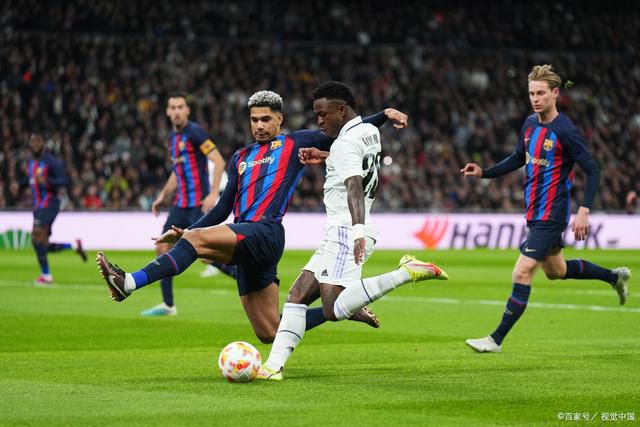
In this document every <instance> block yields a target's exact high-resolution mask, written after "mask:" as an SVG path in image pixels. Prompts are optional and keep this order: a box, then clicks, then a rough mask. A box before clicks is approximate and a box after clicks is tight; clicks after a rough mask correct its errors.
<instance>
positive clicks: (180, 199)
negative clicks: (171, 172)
mask: <svg viewBox="0 0 640 427" xmlns="http://www.w3.org/2000/svg"><path fill="white" fill-rule="evenodd" d="M180 141H182V135H180V134H179V133H177V134H175V135H174V137H173V158H174V159H175V162H176V168H175V172H176V180H177V181H178V182H177V184H178V191H179V194H178V191H177V192H176V201H175V202H174V203H175V204H176V205H178V207H179V208H186V207H187V204H188V203H189V200H188V199H187V188H186V186H185V185H184V184H185V183H186V181H187V180H186V178H185V176H184V166H183V165H182V162H180V159H181V157H180Z"/></svg>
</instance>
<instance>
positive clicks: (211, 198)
mask: <svg viewBox="0 0 640 427" xmlns="http://www.w3.org/2000/svg"><path fill="white" fill-rule="evenodd" d="M216 203H218V194H216V192H215V191H212V192H211V193H209V195H208V196H207V197H205V198H204V200H203V201H202V208H201V209H202V212H204V213H207V212H209V211H210V210H211V209H213V207H214V206H215V205H216Z"/></svg>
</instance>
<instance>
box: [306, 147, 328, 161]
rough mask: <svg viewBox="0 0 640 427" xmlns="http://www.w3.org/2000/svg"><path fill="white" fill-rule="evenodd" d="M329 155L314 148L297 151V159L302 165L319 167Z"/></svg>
mask: <svg viewBox="0 0 640 427" xmlns="http://www.w3.org/2000/svg"><path fill="white" fill-rule="evenodd" d="M327 157H329V153H327V152H326V151H322V150H318V149H317V148H314V147H309V148H301V149H300V150H299V151H298V159H299V160H300V163H302V164H303V165H321V164H323V163H324V162H325V160H327Z"/></svg>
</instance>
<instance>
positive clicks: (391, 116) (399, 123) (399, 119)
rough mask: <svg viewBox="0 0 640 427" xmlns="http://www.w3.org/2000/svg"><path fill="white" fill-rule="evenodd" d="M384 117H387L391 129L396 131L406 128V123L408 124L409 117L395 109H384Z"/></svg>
mask: <svg viewBox="0 0 640 427" xmlns="http://www.w3.org/2000/svg"><path fill="white" fill-rule="evenodd" d="M384 115H385V116H387V120H389V121H390V122H391V123H393V127H394V128H396V129H403V128H406V127H407V123H408V122H409V116H407V115H406V114H405V113H403V112H402V111H398V110H396V109H395V108H387V109H385V110H384Z"/></svg>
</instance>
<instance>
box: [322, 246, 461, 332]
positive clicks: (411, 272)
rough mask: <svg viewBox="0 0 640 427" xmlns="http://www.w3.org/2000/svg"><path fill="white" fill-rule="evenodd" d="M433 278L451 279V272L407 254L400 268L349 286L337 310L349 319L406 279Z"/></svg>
mask: <svg viewBox="0 0 640 427" xmlns="http://www.w3.org/2000/svg"><path fill="white" fill-rule="evenodd" d="M432 279H436V280H448V279H449V276H448V275H447V273H446V272H445V271H444V270H442V269H441V268H440V267H438V266H437V265H435V264H433V263H431V262H425V261H420V260H419V259H417V258H416V257H414V256H413V255H405V256H403V257H402V258H401V259H400V262H399V263H398V269H397V270H394V271H390V272H388V273H385V274H381V275H380V276H375V277H368V278H366V279H363V280H361V281H360V282H359V283H353V284H351V285H349V286H347V287H345V289H344V291H342V292H341V293H340V295H338V298H336V301H335V304H334V307H333V312H334V314H335V316H336V318H337V320H344V319H348V318H349V317H351V316H352V315H353V314H354V313H356V312H357V311H358V310H360V309H361V308H362V307H364V306H365V305H366V304H369V303H372V302H374V301H376V300H379V299H380V298H382V297H383V296H384V295H386V294H387V293H389V292H391V291H392V290H394V289H396V288H397V287H400V286H402V285H404V284H405V283H409V282H411V281H413V282H422V281H425V280H432Z"/></svg>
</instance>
